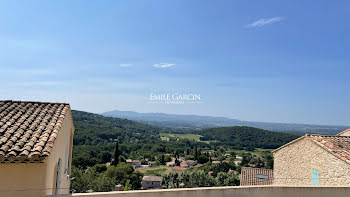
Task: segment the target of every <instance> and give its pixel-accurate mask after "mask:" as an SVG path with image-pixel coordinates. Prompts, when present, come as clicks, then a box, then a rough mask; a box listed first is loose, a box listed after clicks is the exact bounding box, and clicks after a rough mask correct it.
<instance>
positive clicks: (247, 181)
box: [241, 167, 273, 185]
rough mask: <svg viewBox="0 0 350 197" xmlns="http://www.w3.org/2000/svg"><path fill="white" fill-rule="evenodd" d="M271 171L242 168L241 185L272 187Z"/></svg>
mask: <svg viewBox="0 0 350 197" xmlns="http://www.w3.org/2000/svg"><path fill="white" fill-rule="evenodd" d="M272 182H273V170H270V169H262V168H249V167H242V170H241V185H272Z"/></svg>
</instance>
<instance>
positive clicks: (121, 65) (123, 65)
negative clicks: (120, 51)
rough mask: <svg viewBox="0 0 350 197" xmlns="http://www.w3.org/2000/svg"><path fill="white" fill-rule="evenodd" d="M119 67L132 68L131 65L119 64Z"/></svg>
mask: <svg viewBox="0 0 350 197" xmlns="http://www.w3.org/2000/svg"><path fill="white" fill-rule="evenodd" d="M119 66H120V67H130V66H132V64H120V65H119Z"/></svg>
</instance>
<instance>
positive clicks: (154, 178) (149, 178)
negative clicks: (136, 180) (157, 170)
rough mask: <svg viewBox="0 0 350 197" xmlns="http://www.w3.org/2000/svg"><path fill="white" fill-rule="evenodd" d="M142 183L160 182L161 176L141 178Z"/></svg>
mask: <svg viewBox="0 0 350 197" xmlns="http://www.w3.org/2000/svg"><path fill="white" fill-rule="evenodd" d="M142 181H159V182H160V181H162V177H161V176H144V177H143V178H142Z"/></svg>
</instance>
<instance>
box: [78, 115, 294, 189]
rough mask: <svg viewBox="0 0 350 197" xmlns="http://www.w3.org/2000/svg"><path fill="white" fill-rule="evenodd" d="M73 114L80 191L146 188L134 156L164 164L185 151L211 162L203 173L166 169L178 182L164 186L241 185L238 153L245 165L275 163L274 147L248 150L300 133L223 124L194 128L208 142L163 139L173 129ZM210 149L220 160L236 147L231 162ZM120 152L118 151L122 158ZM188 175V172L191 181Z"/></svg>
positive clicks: (186, 154)
mask: <svg viewBox="0 0 350 197" xmlns="http://www.w3.org/2000/svg"><path fill="white" fill-rule="evenodd" d="M72 113H73V119H74V126H75V134H74V146H73V159H72V166H73V168H72V176H73V177H74V179H73V181H72V189H73V190H74V191H76V192H87V191H89V190H92V191H111V190H113V189H114V186H115V185H116V184H121V185H123V186H124V189H125V190H129V189H140V187H141V184H140V183H141V179H142V176H143V174H141V173H140V172H138V171H135V170H134V169H133V167H132V165H130V164H126V163H124V161H125V160H126V159H129V158H131V159H138V160H142V159H146V158H147V159H148V160H150V161H156V162H157V164H158V165H164V164H165V162H167V161H170V160H171V157H179V156H181V157H186V159H195V160H197V161H198V162H199V163H202V164H205V165H203V167H201V168H200V169H199V171H198V172H197V171H195V172H194V171H191V172H187V171H186V172H184V173H183V174H181V175H175V174H174V173H170V174H166V175H164V174H163V180H164V181H166V180H171V181H172V182H169V181H168V182H164V181H163V187H164V188H173V187H177V185H178V183H179V182H182V183H184V184H185V186H186V187H195V186H198V185H199V186H213V185H237V184H239V180H238V173H239V172H240V166H236V165H235V164H234V163H233V162H234V156H235V155H236V154H239V155H241V156H242V157H243V162H242V165H241V166H248V164H254V165H256V166H257V167H264V168H272V167H273V159H272V155H271V153H270V152H269V151H263V152H261V153H260V154H259V155H260V156H259V157H257V156H254V155H252V154H251V153H249V152H248V151H252V150H254V149H255V148H262V149H273V148H277V147H279V146H281V145H283V144H285V143H287V142H289V141H291V140H293V139H295V138H296V137H297V136H295V135H292V134H286V133H278V132H271V131H267V130H262V129H257V128H252V127H223V128H213V129H205V130H199V131H198V130H197V131H192V133H193V134H199V135H201V139H200V140H201V141H207V143H204V142H201V141H195V140H190V139H181V140H179V139H176V138H174V139H173V138H172V139H169V141H162V140H161V139H160V135H159V134H160V133H167V132H168V133H169V132H172V130H167V129H166V128H159V127H156V126H151V125H148V124H143V123H139V122H136V121H130V120H126V119H119V118H112V117H104V116H101V115H97V114H92V113H87V112H81V111H74V110H73V111H72ZM117 142H118V151H117V153H116V151H115V150H116V143H117ZM208 150H212V151H213V153H212V154H214V155H212V156H215V157H217V158H218V159H219V160H220V158H223V156H222V155H223V154H225V153H227V152H230V154H231V155H232V156H230V162H229V163H222V164H220V165H212V164H211V163H210V162H209V160H210V158H209V155H208ZM238 150H240V151H238ZM241 150H242V151H241ZM245 151H246V152H245ZM114 155H118V156H117V157H118V159H117V160H115V158H114V157H115V156H114ZM221 160H223V159H221ZM109 162H111V164H112V165H111V166H109V167H107V166H106V163H109ZM209 171H210V172H212V173H213V176H212V177H211V178H210V179H208V178H206V177H207V175H208V172H209ZM234 172H236V173H234ZM200 176H202V178H200V179H202V180H206V182H201V183H196V182H195V180H197V179H198V177H200ZM184 177H187V179H186V180H187V181H185V180H184V179H183V178H184ZM191 180H192V182H191Z"/></svg>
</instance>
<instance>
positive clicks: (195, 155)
mask: <svg viewBox="0 0 350 197" xmlns="http://www.w3.org/2000/svg"><path fill="white" fill-rule="evenodd" d="M197 159H198V153H197V145H196V146H195V147H194V160H197Z"/></svg>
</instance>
